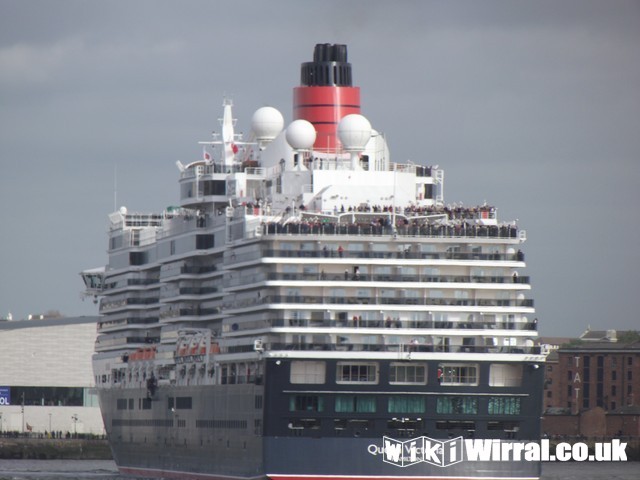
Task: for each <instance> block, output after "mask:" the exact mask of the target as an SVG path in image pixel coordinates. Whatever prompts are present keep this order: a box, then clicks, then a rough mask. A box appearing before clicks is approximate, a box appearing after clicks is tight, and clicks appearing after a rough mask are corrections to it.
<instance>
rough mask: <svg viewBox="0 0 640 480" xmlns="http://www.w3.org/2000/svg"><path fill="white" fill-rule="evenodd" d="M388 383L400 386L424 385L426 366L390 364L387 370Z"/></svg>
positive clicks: (425, 381)
mask: <svg viewBox="0 0 640 480" xmlns="http://www.w3.org/2000/svg"><path fill="white" fill-rule="evenodd" d="M389 383H390V384H392V385H394V384H396V385H397V384H402V385H426V383H427V366H426V365H420V364H411V365H407V364H405V363H392V364H391V366H390V369H389Z"/></svg>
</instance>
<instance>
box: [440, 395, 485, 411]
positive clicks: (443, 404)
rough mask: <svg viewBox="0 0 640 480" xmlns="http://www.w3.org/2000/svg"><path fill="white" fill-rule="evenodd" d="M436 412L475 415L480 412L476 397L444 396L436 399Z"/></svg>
mask: <svg viewBox="0 0 640 480" xmlns="http://www.w3.org/2000/svg"><path fill="white" fill-rule="evenodd" d="M436 413H444V414H454V415H475V414H477V413H478V399H477V398H476V397H459V396H443V397H438V398H437V400H436Z"/></svg>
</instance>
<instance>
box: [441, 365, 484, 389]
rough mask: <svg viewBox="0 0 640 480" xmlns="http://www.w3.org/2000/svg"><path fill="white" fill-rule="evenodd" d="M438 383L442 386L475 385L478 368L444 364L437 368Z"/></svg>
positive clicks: (475, 366)
mask: <svg viewBox="0 0 640 480" xmlns="http://www.w3.org/2000/svg"><path fill="white" fill-rule="evenodd" d="M438 381H439V382H440V384H442V385H477V384H478V366H477V365H460V364H451V363H445V364H440V366H439V367H438Z"/></svg>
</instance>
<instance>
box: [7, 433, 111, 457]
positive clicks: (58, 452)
mask: <svg viewBox="0 0 640 480" xmlns="http://www.w3.org/2000/svg"><path fill="white" fill-rule="evenodd" d="M0 459H4V460H20V459H27V460H113V456H112V455H111V448H109V443H108V441H107V440H106V439H78V438H8V437H4V438H0Z"/></svg>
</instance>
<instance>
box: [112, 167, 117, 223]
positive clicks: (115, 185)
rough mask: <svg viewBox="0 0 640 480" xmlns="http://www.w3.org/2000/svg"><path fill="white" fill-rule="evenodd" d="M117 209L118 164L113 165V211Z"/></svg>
mask: <svg viewBox="0 0 640 480" xmlns="http://www.w3.org/2000/svg"><path fill="white" fill-rule="evenodd" d="M117 209H118V164H115V165H114V166H113V211H114V212H115V211H116V210H117Z"/></svg>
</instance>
